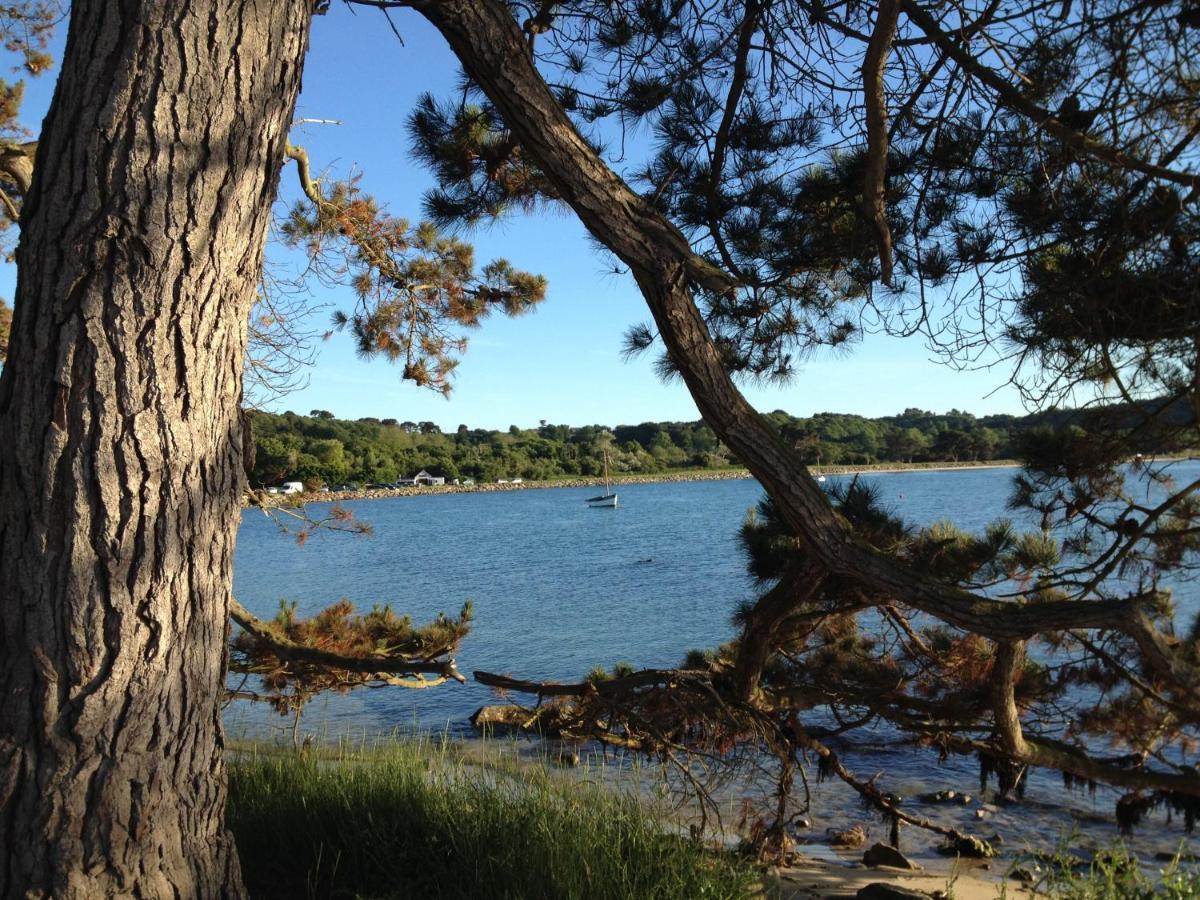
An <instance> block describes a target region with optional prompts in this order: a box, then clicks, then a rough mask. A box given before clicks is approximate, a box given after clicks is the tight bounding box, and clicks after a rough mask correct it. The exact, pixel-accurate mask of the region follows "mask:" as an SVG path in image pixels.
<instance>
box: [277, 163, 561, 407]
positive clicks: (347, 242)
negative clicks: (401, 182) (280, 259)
mask: <svg viewBox="0 0 1200 900" xmlns="http://www.w3.org/2000/svg"><path fill="white" fill-rule="evenodd" d="M302 177H303V176H302ZM308 190H309V192H310V195H311V196H310V198H309V199H308V200H306V201H302V202H300V203H297V204H296V205H295V206H293V207H292V210H291V212H290V214H289V215H288V217H287V219H286V220H285V221H284V222H283V223H282V224H281V226H280V233H281V236H282V239H283V241H284V243H285V244H286V245H287V246H289V247H292V248H300V249H302V250H304V251H305V253H306V254H307V256H308V258H309V260H310V262H311V263H312V269H311V270H310V271H312V272H313V273H315V274H316V275H317V276H318V277H323V278H325V279H327V280H330V281H335V282H347V283H349V284H350V285H351V286H352V287H353V289H354V293H355V295H356V297H357V305H356V306H355V308H354V310H353V311H352V312H347V311H344V310H338V311H337V312H335V313H334V318H333V323H334V326H335V327H336V328H338V329H343V328H344V329H347V330H348V331H349V332H350V333H351V334H352V335H353V337H354V341H355V345H356V347H357V349H358V352H359V354H360V355H361V356H363V357H366V358H372V357H375V356H382V357H383V358H385V359H387V360H388V361H390V362H394V363H398V364H399V365H401V367H402V370H401V371H402V375H401V377H403V378H404V379H406V380H408V381H412V382H413V383H414V384H416V385H418V386H420V387H427V388H431V389H433V390H435V391H438V392H440V393H442V394H445V395H449V393H450V390H451V376H452V374H453V372H454V369H455V368H456V367H457V365H458V359H459V356H460V355H461V354H462V353H463V352H464V351H465V350H466V348H467V338H466V337H465V336H464V334H463V331H464V330H465V329H471V328H477V327H479V325H480V323H481V322H482V321H483V320H484V319H485V318H487V316H489V315H491V313H492V312H493V311H496V310H499V311H501V312H503V313H504V314H505V315H509V316H516V315H520V314H522V313H524V312H527V311H528V310H530V309H532V308H533V307H534V306H536V305H537V304H538V303H540V302H541V301H542V300H543V299H544V298H545V296H546V279H545V278H543V277H542V276H539V275H532V274H530V273H528V272H522V271H518V270H517V269H514V268H513V267H512V265H510V264H509V263H508V262H507V261H506V260H503V259H498V260H494V261H492V262H490V263H488V264H487V265H485V266H484V267H483V268H482V269H481V270H479V271H478V272H476V270H475V254H474V249H473V248H472V247H471V245H469V244H467V243H465V242H463V241H461V240H459V239H458V238H455V237H452V236H446V235H443V234H441V233H439V231H438V229H437V228H436V226H434V225H433V224H432V223H431V222H421V223H420V224H418V225H416V226H412V225H410V224H409V222H408V221H407V220H405V219H401V218H397V217H394V216H391V215H390V214H388V213H387V212H386V211H384V210H382V209H381V208H380V206H379V204H378V203H377V202H376V200H375V199H374V198H373V197H372V196H371V195H369V194H366V193H365V192H363V190H362V189H361V187H360V186H359V183H358V179H357V178H352V179H349V180H342V181H333V182H332V183H330V184H328V185H324V184H312V185H309V186H308Z"/></svg>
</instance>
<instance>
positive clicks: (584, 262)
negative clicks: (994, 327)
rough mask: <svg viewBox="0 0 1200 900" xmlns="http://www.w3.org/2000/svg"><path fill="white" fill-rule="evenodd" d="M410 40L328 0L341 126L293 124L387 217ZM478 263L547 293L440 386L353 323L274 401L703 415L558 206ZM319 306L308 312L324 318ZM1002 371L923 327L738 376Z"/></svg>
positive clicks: (412, 64)
mask: <svg viewBox="0 0 1200 900" xmlns="http://www.w3.org/2000/svg"><path fill="white" fill-rule="evenodd" d="M393 20H394V21H395V23H396V25H397V27H398V29H399V31H400V33H401V36H402V37H403V39H404V44H403V45H401V44H400V42H399V41H398V40H397V38H396V36H395V35H394V34H393V33H392V32H391V30H390V29H389V28H388V27H387V23H386V22H385V21H384V19H383V17H382V15H380V14H379V13H377V12H376V11H373V10H366V9H361V10H359V11H358V12H357V13H354V12H351V11H350V10H349V9H347V8H346V7H344V6H340V5H337V4H335V5H334V6H333V8H332V9H331V11H330V13H329V14H328V15H326V16H323V17H319V18H317V19H316V21H315V24H314V29H313V36H312V50H311V53H310V55H309V59H308V62H307V65H306V69H305V77H304V90H303V93H302V95H301V98H300V103H299V107H298V109H297V118H319V119H335V120H338V121H340V122H341V123H342V124H341V125H337V126H331V125H300V126H298V127H297V128H296V130H295V131H294V133H293V136H292V140H293V142H295V143H299V144H302V145H304V146H305V147H306V148H307V150H308V152H309V155H310V157H311V159H312V161H313V165H314V168H315V169H317V170H318V171H319V170H322V169H328V171H329V172H330V173H331V174H333V175H339V176H340V175H344V174H346V173H347V172H348V171H350V170H351V169H352V168H354V169H358V170H361V172H362V173H363V179H362V185H363V187H364V188H365V189H366V190H368V191H370V192H371V193H373V194H375V196H376V197H378V198H379V199H380V200H381V201H383V202H385V203H386V204H387V206H388V209H389V210H390V211H391V212H392V213H393V214H396V215H400V216H405V217H408V218H411V219H416V218H418V217H419V213H420V206H419V204H420V197H421V194H422V192H423V191H425V190H426V189H427V188H428V187H429V186H430V185H431V180H430V177H429V175H428V173H427V172H426V171H424V170H423V169H422V168H421V167H420V166H418V165H417V164H415V163H414V162H412V161H411V160H410V159H409V158H408V154H407V148H408V145H409V141H408V136H407V133H406V130H405V120H406V118H407V115H408V113H409V111H410V110H411V109H412V107H413V105H414V102H415V100H416V98H417V97H418V95H420V94H421V93H422V92H424V91H431V92H433V93H434V94H435V95H438V96H445V95H448V94H450V93H451V92H452V90H453V86H454V84H455V80H456V67H455V63H454V59H453V56H452V55H451V54H450V52H449V50H448V49H447V48H446V46H445V44H444V42H443V41H442V39H441V37H440V36H439V35H438V34H437V33H436V32H435V31H433V30H432V29H431V28H430V27H429V26H427V25H426V24H425V23H424V22H423V21H422V20H421V19H420V18H419V17H418V16H416V15H414V14H411V13H394V14H393ZM53 77H54V75H53V73H51V74H50V75H47V76H44V77H43V78H41V79H39V80H38V81H37V82H35V83H33V84H31V85H29V87H28V89H27V95H26V96H27V99H26V119H27V121H30V122H36V121H38V120H39V119H40V117H41V115H42V114H43V113H44V110H45V108H46V106H47V105H48V102H49V95H50V92H51V90H52V89H53ZM283 192H284V193H283V197H284V199H285V200H286V199H287V198H290V197H295V196H296V190H295V173H294V171H293V170H292V169H291V168H290V167H289V168H287V169H285V170H284V172H283ZM468 237H469V239H470V240H471V241H472V242H473V243H474V244H475V246H476V258H477V260H478V261H479V262H481V263H482V262H484V261H486V260H488V259H492V258H495V257H499V256H502V257H504V258H506V259H508V260H509V261H510V262H512V263H513V264H514V265H515V266H517V267H518V268H523V269H527V270H530V271H535V272H540V273H542V274H544V275H545V276H546V277H547V278H548V280H549V283H550V290H549V294H548V297H547V299H546V301H545V302H544V303H543V304H542V305H541V306H540V307H539V308H538V309H537V310H536V311H535V312H534V313H532V314H530V315H527V316H524V317H520V318H517V319H504V318H493V319H491V320H488V321H487V322H485V324H484V325H483V327H482V328H481V329H479V330H477V331H473V332H472V333H471V335H470V338H471V345H470V348H469V350H468V352H467V354H466V356H465V358H464V360H463V363H462V365H461V366H460V367H459V369H458V372H457V377H456V379H455V384H454V392H453V394H452V396H451V398H450V399H449V400H445V399H443V398H441V397H440V396H437V395H434V394H433V393H431V392H429V391H425V390H422V389H418V388H415V387H413V386H411V385H410V384H408V383H405V382H402V381H401V380H400V378H399V373H398V371H397V370H396V369H395V368H393V367H391V366H389V365H388V364H387V363H385V362H383V361H382V360H376V361H370V362H367V361H363V360H360V359H358V358H357V357H356V355H355V354H354V351H353V348H352V346H351V343H350V340H349V338H348V337H346V336H343V335H334V336H333V337H331V338H330V339H329V340H327V341H323V342H321V343H320V346H319V358H318V361H317V364H316V366H315V367H314V368H313V369H312V370H311V372H310V373H309V376H308V382H309V383H308V386H307V387H306V388H304V389H303V390H300V391H297V392H295V393H293V394H290V395H288V396H287V397H284V398H283V399H282V400H280V401H278V402H277V403H275V404H273V405H272V406H271V407H269V408H274V409H277V410H283V409H291V410H295V411H296V412H300V413H307V412H308V411H309V410H311V409H327V410H330V411H332V412H334V413H335V414H336V415H338V416H339V417H342V418H359V417H363V416H375V417H378V418H387V417H391V418H397V419H401V420H405V419H408V420H413V421H423V420H431V421H434V422H436V423H438V424H439V425H440V426H441V427H442V428H443V429H453V428H455V427H456V426H457V425H458V424H459V423H465V424H467V425H470V426H471V427H473V428H475V427H480V428H500V429H504V428H507V427H508V426H509V425H514V424H515V425H519V426H521V427H530V426H533V425H536V424H537V423H538V421H539V420H541V419H546V420H549V421H551V422H554V423H566V424H570V425H583V424H590V423H605V424H610V425H615V424H621V423H636V422H642V421H648V420H681V419H695V418H697V417H698V415H697V412H696V408H695V406H694V404H693V403H692V401H691V398H690V397H689V396H688V393H687V391H686V389H685V388H684V387H683V386H682V385H681V384H678V383H674V384H663V383H661V382H660V381H658V380H657V379H656V377H655V376H654V374H653V372H652V371H651V368H650V359H649V358H645V359H640V360H635V361H632V362H625V361H623V360H622V358H621V354H620V349H621V338H622V335H623V333H624V331H625V329H626V328H627V327H628V326H629V325H631V324H633V323H635V322H639V321H643V320H645V319H646V318H647V312H646V307H645V304H644V303H643V301H642V299H641V297H640V295H639V293H638V292H637V289H636V287H635V286H634V284H633V282H632V279H630V278H628V277H627V276H623V275H614V274H612V272H611V265H610V263H609V262H608V261H606V260H605V259H604V258H603V257H602V256H601V255H600V254H599V253H597V252H596V250H595V249H594V246H593V245H592V244H590V243H589V241H588V240H587V237H586V235H585V232H584V229H583V227H582V226H581V225H580V224H579V222H578V220H577V219H575V217H574V216H573V215H572V214H570V213H569V212H567V211H549V212H543V213H540V214H538V215H536V216H528V217H513V218H510V219H508V220H506V221H505V222H503V223H501V224H499V225H495V226H490V227H488V228H486V229H483V230H480V231H476V232H473V233H471V234H470V235H469V236H468ZM13 280H14V273H13V272H12V271H11V267H8V268H7V269H6V270H5V271H3V272H0V295H3V296H5V297H10V298H11V297H12V295H13ZM317 299H318V300H319V301H321V302H326V303H330V304H333V305H334V306H340V307H341V308H344V309H350V308H351V307H352V305H353V297H352V295H351V294H350V292H349V291H348V290H334V291H323V290H318V295H317ZM327 316H328V311H326V312H322V313H320V314H319V319H318V320H317V321H316V322H315V325H316V326H317V327H320V328H324V327H325V321H326V319H327ZM1007 374H1008V373H1007V372H1006V371H1005V370H1003V369H994V370H992V371H983V372H956V371H952V370H951V369H949V368H947V367H946V366H944V365H940V364H938V363H936V362H933V361H931V359H930V353H929V352H928V351H927V350H926V349H925V347H924V346H923V345H922V343H921V341H920V339H919V338H918V339H906V340H899V339H893V338H886V337H883V336H878V335H876V336H870V335H869V336H867V338H866V339H865V340H864V341H863V342H862V343H861V344H859V345H858V346H857V347H856V348H855V349H854V350H853V351H852V352H851V354H850V355H848V356H847V355H844V354H843V355H837V356H827V357H818V358H816V359H814V360H812V361H811V362H808V363H806V364H805V365H804V366H802V367H801V369H800V371H799V374H798V376H797V377H796V379H795V380H794V381H793V382H791V383H790V384H789V385H787V386H785V387H781V388H775V387H769V388H767V387H753V386H750V387H747V388H746V394H747V396H748V398H749V399H750V400H751V402H752V403H754V404H755V405H756V406H758V408H759V409H762V410H764V411H769V410H773V409H784V410H786V411H788V412H790V413H792V414H794V415H811V414H812V413H815V412H822V411H827V412H845V413H859V414H862V415H869V416H879V415H889V414H893V413H897V412H899V411H901V410H903V409H904V408H905V407H909V406H920V407H923V408H926V409H933V410H935V411H944V410H947V409H950V408H952V407H953V408H958V409H964V410H968V411H970V412H973V413H976V414H986V413H996V412H1011V413H1019V412H1021V411H1022V409H1021V405H1020V401H1019V398H1018V396H1017V394H1016V392H1015V391H1014V390H1013V389H1012V388H1008V387H1004V386H1003V384H1004V382H1005V380H1006V377H1007Z"/></svg>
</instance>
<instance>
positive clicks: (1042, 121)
mask: <svg viewBox="0 0 1200 900" xmlns="http://www.w3.org/2000/svg"><path fill="white" fill-rule="evenodd" d="M900 5H901V9H903V10H904V14H905V15H906V16H908V18H909V19H911V20H912V21H913V23H914V24H915V25H916V26H917V27H918V28H920V29H921V30H922V31H923V32H925V34H926V35H928V36H929V37H930V39H932V41H933V43H934V44H935V45H936V46H937V47H938V49H940V50H941V51H942V52H943V53H945V54H946V55H947V56H949V57H950V58H951V59H953V60H954V61H955V62H956V63H958V65H959V66H960V67H961V68H962V69H963V71H965V72H967V73H968V74H970V75H973V76H974V77H976V78H978V79H979V80H980V81H981V82H983V83H984V84H985V85H987V86H988V87H989V88H991V89H992V90H993V91H994V92H995V94H996V96H997V97H998V98H999V99H1000V101H1001V102H1002V103H1003V104H1004V105H1005V106H1007V107H1008V108H1009V109H1012V110H1013V111H1015V112H1019V113H1021V115H1023V116H1026V117H1027V118H1029V119H1032V120H1033V122H1034V123H1035V124H1036V125H1037V126H1038V127H1039V128H1043V129H1045V130H1046V131H1047V132H1049V133H1050V134H1052V135H1053V136H1054V137H1056V138H1058V139H1059V140H1060V141H1062V142H1063V143H1064V144H1066V145H1067V146H1068V147H1071V148H1073V149H1075V150H1078V151H1080V152H1083V153H1086V154H1088V155H1089V156H1093V157H1095V158H1096V159H1099V160H1103V161H1104V162H1107V163H1111V164H1112V165H1114V166H1118V167H1120V168H1123V169H1132V170H1133V171H1135V172H1141V173H1142V174H1144V175H1149V176H1151V177H1153V178H1161V179H1162V180H1164V181H1170V182H1173V183H1175V184H1180V185H1183V186H1184V187H1187V188H1192V189H1193V190H1197V189H1200V175H1196V174H1193V173H1190V172H1178V171H1176V170H1174V169H1168V168H1166V167H1164V166H1158V165H1155V164H1153V163H1149V162H1146V161H1145V160H1142V159H1138V158H1137V157H1135V156H1130V155H1129V154H1128V153H1125V152H1123V151H1121V150H1118V149H1117V148H1116V147H1112V146H1110V145H1108V144H1106V143H1104V142H1103V141H1099V140H1097V139H1096V138H1094V137H1091V136H1090V135H1087V134H1084V133H1083V132H1081V131H1076V130H1075V129H1074V128H1070V127H1068V126H1067V125H1066V124H1064V123H1063V122H1062V120H1060V119H1059V118H1058V117H1057V116H1055V115H1054V114H1053V113H1052V112H1050V111H1049V110H1048V109H1046V108H1045V107H1042V106H1039V105H1038V104H1036V103H1034V102H1033V101H1032V100H1030V99H1029V98H1028V97H1026V96H1025V95H1024V94H1022V93H1021V92H1020V91H1019V90H1017V88H1015V87H1014V86H1013V85H1012V84H1011V83H1009V82H1008V81H1006V80H1005V79H1004V78H1002V77H1000V76H999V75H998V74H996V72H994V71H992V70H991V69H990V68H988V67H987V66H985V65H984V64H983V63H981V62H980V61H979V60H978V59H976V58H975V56H974V54H972V53H971V52H970V51H969V50H967V49H966V48H965V47H964V46H962V45H961V44H960V43H958V42H957V41H955V40H954V39H953V38H952V37H951V36H950V35H949V34H947V33H946V32H945V31H943V30H942V28H941V26H940V25H939V24H938V21H937V20H936V19H935V18H934V17H933V16H931V15H930V14H929V13H928V12H926V11H925V10H924V9H923V8H922V7H921V6H920V5H919V4H918V3H917V2H916V0H900Z"/></svg>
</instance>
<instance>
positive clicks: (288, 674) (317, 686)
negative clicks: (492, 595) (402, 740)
mask: <svg viewBox="0 0 1200 900" xmlns="http://www.w3.org/2000/svg"><path fill="white" fill-rule="evenodd" d="M471 619H472V609H471V604H470V603H469V602H468V603H467V604H465V605H464V606H463V608H462V610H461V612H460V613H459V615H458V616H457V617H455V618H451V617H449V616H446V615H445V614H439V615H438V616H436V617H435V618H434V620H433V621H432V622H430V623H429V624H427V625H424V626H421V627H419V628H418V627H416V626H414V625H413V623H412V620H411V619H410V618H409V617H408V616H400V615H397V614H396V613H395V612H393V611H392V608H391V607H390V606H388V605H382V606H381V605H378V604H377V605H376V606H374V607H373V608H372V609H371V611H370V612H368V613H363V614H356V613H355V612H354V606H353V605H352V604H351V603H350V602H349V601H348V600H340V601H338V602H337V603H334V604H333V605H331V606H328V607H326V608H325V609H323V610H321V611H320V612H318V613H317V614H316V615H314V616H311V617H309V618H302V617H300V616H299V615H298V614H297V608H296V604H295V603H290V604H289V603H286V602H283V603H280V608H279V613H278V615H276V617H275V619H274V620H273V621H271V622H269V623H267V624H266V628H265V629H264V633H255V632H251V631H247V630H243V631H241V632H239V633H238V634H237V635H236V636H235V637H234V638H233V639H232V640H231V641H230V642H229V670H230V672H231V673H233V675H235V676H237V675H242V676H245V678H243V679H242V685H243V687H244V685H245V683H246V679H247V678H249V677H251V676H253V677H254V678H255V679H256V687H259V689H260V690H262V691H265V692H266V693H262V694H259V693H256V692H250V691H245V690H243V689H242V688H238V689H236V690H234V691H232V692H231V696H232V697H234V698H248V699H252V700H257V701H260V702H266V703H269V704H271V706H272V707H274V709H275V710H276V711H277V712H279V714H280V715H288V714H294V715H296V716H297V718H298V717H299V714H300V713H301V712H302V711H303V708H304V705H305V704H306V703H307V702H308V701H309V700H310V699H312V697H314V696H315V695H317V694H320V693H324V692H330V691H335V692H338V693H343V694H344V693H347V692H348V691H350V690H353V689H354V688H358V687H371V686H375V687H379V686H387V685H399V686H405V687H424V686H428V684H430V683H432V682H423V681H419V680H416V681H414V680H413V679H411V678H403V677H398V676H396V675H394V674H392V672H394V671H395V668H394V667H395V666H396V665H398V664H397V663H396V662H395V660H397V659H399V658H407V659H409V660H411V661H412V662H413V663H418V664H419V663H425V664H429V663H434V662H435V661H438V660H441V659H444V658H445V657H447V656H450V655H452V654H453V653H455V652H456V651H457V649H458V646H459V644H460V643H461V642H462V640H463V638H465V637H466V636H467V633H468V632H469V631H470V623H471ZM296 647H300V648H307V649H311V650H317V651H321V652H323V653H325V654H328V655H329V656H333V657H342V658H344V659H346V660H351V661H353V660H361V659H370V658H373V657H379V658H384V657H387V658H391V659H392V660H393V662H392V666H393V668H391V669H381V670H380V671H377V672H371V671H361V670H359V669H349V668H339V667H338V665H337V664H331V663H330V662H329V661H328V660H325V659H322V660H315V661H314V659H313V658H311V657H305V656H301V655H298V654H297V653H295V652H294V651H295V648H296Z"/></svg>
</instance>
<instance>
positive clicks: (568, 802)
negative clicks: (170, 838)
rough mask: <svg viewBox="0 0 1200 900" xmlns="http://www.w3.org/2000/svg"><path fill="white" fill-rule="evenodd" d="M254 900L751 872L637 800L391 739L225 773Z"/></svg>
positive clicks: (722, 893) (525, 889)
mask: <svg viewBox="0 0 1200 900" xmlns="http://www.w3.org/2000/svg"><path fill="white" fill-rule="evenodd" d="M229 787H230V790H229V807H228V817H229V827H230V828H231V830H232V831H233V834H234V837H235V838H236V840H237V846H238V852H239V854H240V856H241V861H242V872H243V874H244V876H245V879H246V884H247V886H248V888H249V890H250V893H251V896H253V897H260V898H274V897H280V898H282V897H288V898H293V897H306V896H320V897H355V896H361V897H372V898H388V897H405V898H422V897H430V898H433V897H437V898H454V897H463V898H477V897H489V898H505V897H511V898H539V897H544V898H572V897H578V898H583V897H586V898H597V900H599V898H605V897H612V898H628V897H639V898H664V900H666V898H680V900H683V898H725V897H728V898H734V897H747V896H751V895H752V894H753V893H754V882H755V876H754V873H753V871H752V870H751V869H749V868H748V867H746V866H743V865H741V864H738V863H737V862H736V861H734V860H732V859H730V858H728V857H725V856H722V855H716V854H712V853H708V852H706V851H704V850H702V849H700V848H697V847H695V846H693V845H692V844H690V843H688V842H687V841H685V840H683V839H681V838H677V837H673V836H670V835H668V834H666V833H664V831H663V830H662V827H661V825H660V823H659V822H658V821H657V820H656V819H655V818H654V817H653V816H652V815H651V814H649V813H648V812H647V810H646V809H645V808H644V807H642V806H641V805H640V804H639V803H638V801H637V800H636V799H635V798H634V797H632V796H630V795H626V794H619V793H616V792H614V791H612V790H605V789H603V788H600V787H598V786H596V785H592V784H584V783H564V781H563V780H561V779H558V778H555V777H554V776H553V775H552V774H551V773H548V772H546V771H544V770H542V769H540V768H538V767H536V766H521V767H517V768H516V769H514V770H513V771H500V770H497V769H495V768H493V767H487V768H485V767H481V766H474V767H472V766H467V765H464V764H463V763H462V762H460V761H457V762H456V761H455V760H454V759H452V758H451V756H450V755H449V754H448V753H446V752H441V751H437V750H433V749H431V748H429V747H428V746H424V745H421V744H419V743H416V742H413V743H409V742H395V743H390V744H388V745H387V746H385V747H383V748H380V749H376V750H370V751H367V752H364V753H349V752H345V753H340V754H337V755H336V756H335V758H332V759H330V758H320V756H319V755H316V754H314V755H310V754H302V755H301V754H287V753H285V754H282V755H272V756H255V757H246V758H243V759H240V760H238V761H235V762H234V763H233V764H232V765H231V767H230V779H229Z"/></svg>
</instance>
